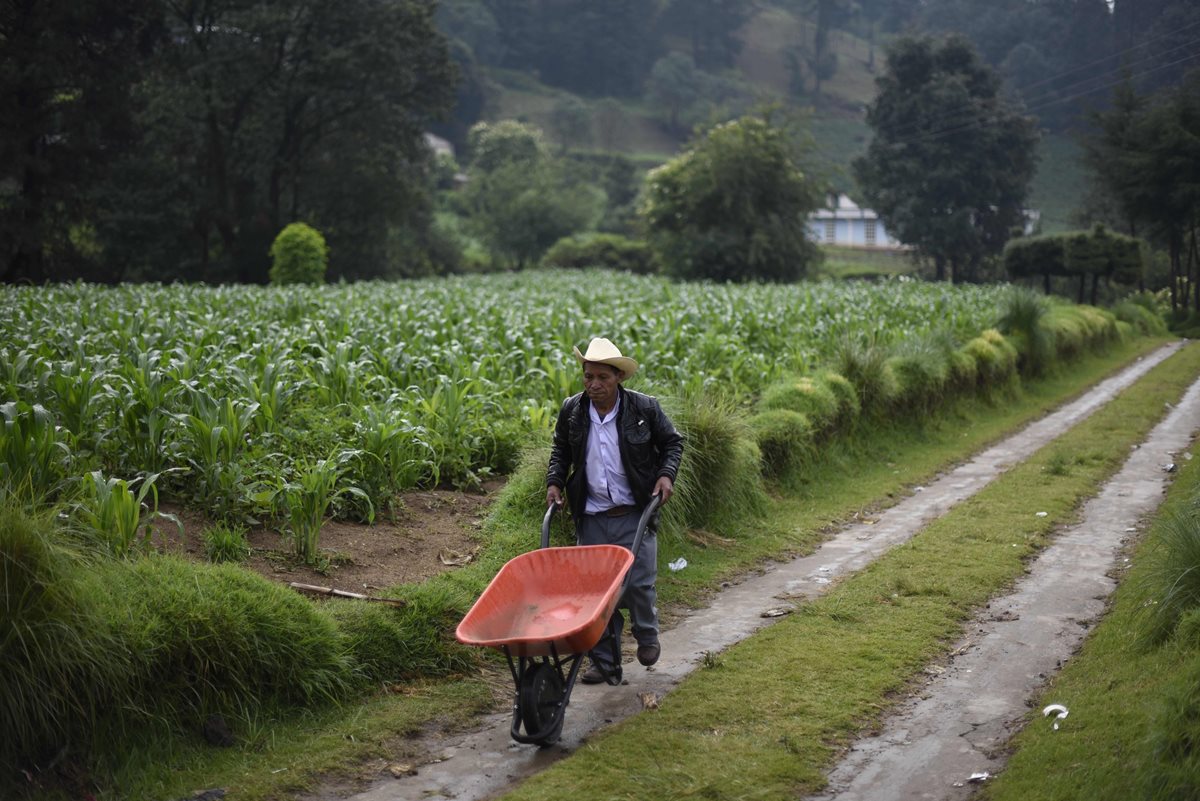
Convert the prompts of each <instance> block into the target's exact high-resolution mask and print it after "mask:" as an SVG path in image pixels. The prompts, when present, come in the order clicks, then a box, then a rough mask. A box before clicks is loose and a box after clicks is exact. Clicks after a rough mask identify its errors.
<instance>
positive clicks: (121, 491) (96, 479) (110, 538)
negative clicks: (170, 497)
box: [74, 470, 183, 556]
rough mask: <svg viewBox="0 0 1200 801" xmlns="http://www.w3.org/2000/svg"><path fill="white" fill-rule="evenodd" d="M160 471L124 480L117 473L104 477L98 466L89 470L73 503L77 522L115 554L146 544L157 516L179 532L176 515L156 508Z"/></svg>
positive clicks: (121, 553) (180, 526) (123, 553)
mask: <svg viewBox="0 0 1200 801" xmlns="http://www.w3.org/2000/svg"><path fill="white" fill-rule="evenodd" d="M160 475H162V474H161V473H154V474H153V475H149V476H146V477H145V478H140V479H139V478H135V479H133V480H132V481H126V480H125V479H123V478H116V477H112V478H108V479H105V478H104V474H103V473H101V472H100V471H99V470H94V471H92V472H91V473H88V474H87V475H86V476H84V480H83V486H82V490H81V495H80V498H79V500H78V501H76V502H75V504H74V512H75V519H76V521H77V523H78V524H79V525H80V526H81V527H82V528H83V531H84V532H85V533H86V534H87V535H89V536H91V537H92V538H94V539H95V540H96V541H97V542H99V543H101V544H103V545H104V546H105V547H106V548H107V549H108V550H109V551H110V552H111V553H112V554H113V555H114V556H128V555H129V554H130V553H131V552H133V551H134V549H135V548H138V547H145V545H146V544H148V543H149V541H150V527H151V524H152V523H153V522H154V521H155V520H157V519H159V518H162V519H165V520H169V521H171V522H172V523H174V524H175V525H176V526H177V527H178V529H179V532H180V534H182V533H183V524H182V523H180V522H179V518H177V517H175V515H171V514H167V513H165V512H160V511H158V489H157V487H156V486H155V483H156V482H157V481H158V478H159V476H160ZM139 484H140V486H137V485H139ZM135 487H137V490H136V492H135V491H134V488H135ZM147 498H149V499H150V500H149V502H147V500H146V499H147ZM139 530H140V531H141V536H140V537H139Z"/></svg>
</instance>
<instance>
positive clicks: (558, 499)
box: [546, 484, 563, 506]
mask: <svg viewBox="0 0 1200 801" xmlns="http://www.w3.org/2000/svg"><path fill="white" fill-rule="evenodd" d="M550 504H554V505H555V506H562V505H563V496H562V487H559V486H556V485H554V484H551V485H550V488H549V489H547V490H546V505H547V506H549V505H550Z"/></svg>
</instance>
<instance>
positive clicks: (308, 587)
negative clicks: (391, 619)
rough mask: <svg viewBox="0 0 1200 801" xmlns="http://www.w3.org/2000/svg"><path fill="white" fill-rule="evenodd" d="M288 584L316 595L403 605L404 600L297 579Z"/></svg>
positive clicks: (294, 588) (295, 588)
mask: <svg viewBox="0 0 1200 801" xmlns="http://www.w3.org/2000/svg"><path fill="white" fill-rule="evenodd" d="M288 586H289V587H291V588H292V589H293V590H299V591H300V592H311V593H315V594H317V595H332V596H333V597H334V598H353V599H354V600H356V601H374V602H375V603H377V604H387V605H388V606H397V607H399V606H404V605H405V603H406V602H405V601H403V600H402V599H400V598H375V597H373V596H370V595H363V594H362V593H358V592H348V591H347V590H335V589H334V588H333V587H318V586H316V585H314V584H301V583H300V582H298V581H292V582H289V583H288Z"/></svg>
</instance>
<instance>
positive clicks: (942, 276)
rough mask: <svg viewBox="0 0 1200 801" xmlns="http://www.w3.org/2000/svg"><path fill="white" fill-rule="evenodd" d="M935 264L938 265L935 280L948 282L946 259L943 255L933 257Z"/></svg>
mask: <svg viewBox="0 0 1200 801" xmlns="http://www.w3.org/2000/svg"><path fill="white" fill-rule="evenodd" d="M933 263H934V264H935V265H936V272H935V273H934V280H936V281H945V280H946V257H945V256H943V255H941V254H938V255H936V256H934V257H933Z"/></svg>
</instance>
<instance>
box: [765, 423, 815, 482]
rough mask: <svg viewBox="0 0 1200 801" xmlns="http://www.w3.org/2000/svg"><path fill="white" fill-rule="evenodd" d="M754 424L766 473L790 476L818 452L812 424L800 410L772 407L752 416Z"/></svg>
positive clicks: (774, 475) (772, 475)
mask: <svg viewBox="0 0 1200 801" xmlns="http://www.w3.org/2000/svg"><path fill="white" fill-rule="evenodd" d="M750 427H751V429H753V431H754V436H755V439H756V441H757V442H758V448H759V450H760V451H761V452H762V466H763V472H764V473H765V474H766V475H768V476H771V477H774V478H780V477H785V476H788V475H790V474H791V473H793V472H794V471H795V470H796V469H797V468H799V467H801V466H803V465H804V464H805V463H807V462H808V461H810V460H811V459H812V458H813V456H814V455H815V449H814V447H813V444H814V443H813V428H812V424H811V423H810V422H809V419H808V417H806V416H805V415H804V414H802V413H800V412H797V411H793V410H792V409H768V410H767V411H765V412H760V413H759V414H756V415H754V416H753V417H751V418H750Z"/></svg>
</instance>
